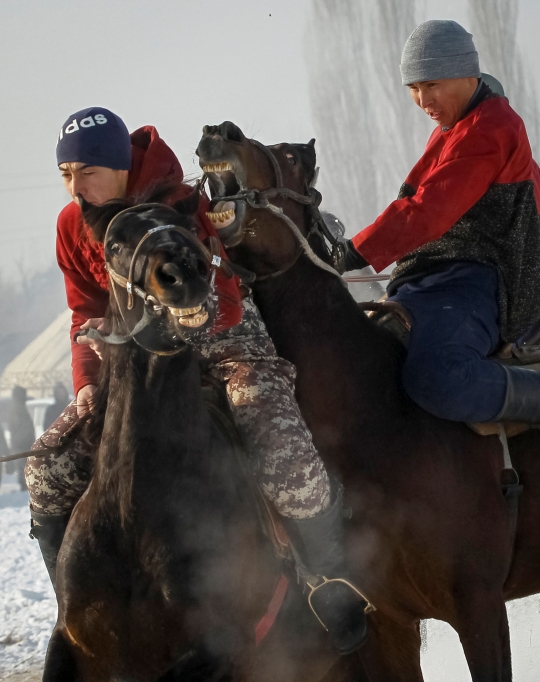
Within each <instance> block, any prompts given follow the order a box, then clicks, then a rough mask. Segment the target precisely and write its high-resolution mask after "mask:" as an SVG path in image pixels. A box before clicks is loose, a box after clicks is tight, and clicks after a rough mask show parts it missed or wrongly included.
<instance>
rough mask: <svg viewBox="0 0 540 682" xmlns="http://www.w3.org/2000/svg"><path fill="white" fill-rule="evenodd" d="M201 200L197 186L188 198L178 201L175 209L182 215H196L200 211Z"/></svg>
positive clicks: (174, 206)
mask: <svg viewBox="0 0 540 682" xmlns="http://www.w3.org/2000/svg"><path fill="white" fill-rule="evenodd" d="M200 199H201V193H200V190H199V185H196V186H195V188H194V190H193V191H192V192H190V193H189V194H188V195H187V197H184V198H183V199H180V201H177V202H176V203H175V204H174V205H173V208H174V210H175V211H177V212H178V213H180V215H195V213H197V211H198V210H199V202H200Z"/></svg>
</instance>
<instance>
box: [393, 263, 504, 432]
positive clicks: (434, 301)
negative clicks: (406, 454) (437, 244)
mask: <svg viewBox="0 0 540 682" xmlns="http://www.w3.org/2000/svg"><path fill="white" fill-rule="evenodd" d="M497 288H498V282H497V272H496V270H495V269H494V268H492V267H490V266H487V265H481V264H479V263H470V264H469V263H455V264H453V265H451V266H449V267H448V268H447V269H445V270H443V271H440V272H436V273H433V274H430V275H426V276H425V277H423V278H421V279H418V280H415V281H413V282H408V283H405V284H402V285H401V286H400V287H399V289H398V290H397V292H396V294H395V295H394V296H392V297H391V298H390V300H394V301H399V303H401V304H402V305H403V306H405V308H406V309H407V310H408V311H409V313H410V315H411V318H412V331H411V338H410V345H409V351H408V355H407V359H406V361H405V365H404V367H403V385H404V388H405V391H406V392H407V393H408V395H409V396H410V397H411V398H412V400H414V402H416V403H417V404H418V405H420V407H423V408H424V409H425V410H427V411H428V412H430V413H431V414H434V415H435V416H437V417H442V418H443V419H451V420H454V421H472V422H482V421H490V420H492V419H493V418H494V417H496V415H497V414H498V413H499V412H500V411H501V409H502V406H503V403H504V399H505V396H506V388H507V378H506V373H505V371H504V369H503V368H502V367H501V366H500V365H498V364H497V363H496V362H493V361H492V360H488V359H487V358H488V356H489V355H490V354H491V353H493V352H494V351H495V349H496V348H497V346H498V345H499V327H498V317H499V311H498V304H497Z"/></svg>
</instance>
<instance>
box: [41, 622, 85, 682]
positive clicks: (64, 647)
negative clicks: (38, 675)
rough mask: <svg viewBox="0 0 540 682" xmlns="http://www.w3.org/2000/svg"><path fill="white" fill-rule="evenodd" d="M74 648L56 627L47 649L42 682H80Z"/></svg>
mask: <svg viewBox="0 0 540 682" xmlns="http://www.w3.org/2000/svg"><path fill="white" fill-rule="evenodd" d="M79 680H80V676H79V674H78V672H77V662H76V660H75V655H74V653H73V648H72V647H71V645H70V644H69V643H68V642H67V641H66V639H65V637H64V635H63V634H62V632H61V631H60V630H59V629H58V628H57V627H55V629H54V630H53V633H52V635H51V639H50V640H49V646H48V647H47V656H46V658H45V668H44V670H43V680H42V682H79Z"/></svg>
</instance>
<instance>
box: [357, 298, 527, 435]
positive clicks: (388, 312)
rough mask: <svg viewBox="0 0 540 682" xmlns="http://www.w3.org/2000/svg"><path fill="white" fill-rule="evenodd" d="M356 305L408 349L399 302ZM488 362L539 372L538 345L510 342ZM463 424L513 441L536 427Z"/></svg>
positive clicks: (405, 320) (407, 332) (406, 328)
mask: <svg viewBox="0 0 540 682" xmlns="http://www.w3.org/2000/svg"><path fill="white" fill-rule="evenodd" d="M358 305H359V307H360V308H361V309H362V310H364V311H366V312H367V315H368V317H370V318H371V319H372V320H373V321H374V322H375V323H376V324H377V325H378V326H379V327H382V328H384V329H387V330H388V331H390V332H392V334H394V336H395V337H396V338H397V339H398V340H399V341H400V342H401V343H402V344H403V345H404V346H405V348H407V346H408V345H409V336H410V333H411V318H410V316H409V313H408V311H407V310H406V309H405V308H404V307H403V306H402V305H401V303H398V302H397V301H386V300H381V301H367V302H363V301H361V302H360V303H358ZM490 359H491V360H493V361H494V362H498V363H500V364H501V365H517V366H520V367H527V369H534V370H537V371H540V345H534V344H531V345H527V346H519V345H518V346H516V345H515V344H510V343H509V344H506V345H505V346H503V347H502V348H501V349H500V350H499V351H498V352H497V353H496V354H494V355H492V356H491V358H490ZM466 424H467V426H468V427H469V428H470V429H472V430H473V431H474V432H475V433H477V434H478V435H480V436H499V438H500V437H501V436H506V438H512V437H513V436H517V435H519V434H520V433H524V432H525V431H528V430H529V429H531V428H536V426H535V425H532V424H524V423H521V422H504V423H499V422H466Z"/></svg>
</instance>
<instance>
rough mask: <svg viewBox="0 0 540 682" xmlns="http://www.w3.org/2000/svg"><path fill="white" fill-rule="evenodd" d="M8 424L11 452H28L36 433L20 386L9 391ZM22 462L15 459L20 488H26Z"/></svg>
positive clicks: (24, 390) (23, 389)
mask: <svg viewBox="0 0 540 682" xmlns="http://www.w3.org/2000/svg"><path fill="white" fill-rule="evenodd" d="M8 425H9V432H10V434H11V454H12V455H15V454H17V453H19V452H28V450H30V448H31V447H32V445H33V443H34V441H35V439H36V434H35V429H34V423H33V421H32V417H31V416H30V413H29V412H28V410H27V409H26V389H25V388H23V387H22V386H15V387H14V389H13V391H12V393H11V409H10V412H9V421H8ZM24 464H25V460H23V459H22V460H16V469H17V479H18V481H19V485H20V486H21V490H25V489H26V483H25V480H24Z"/></svg>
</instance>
